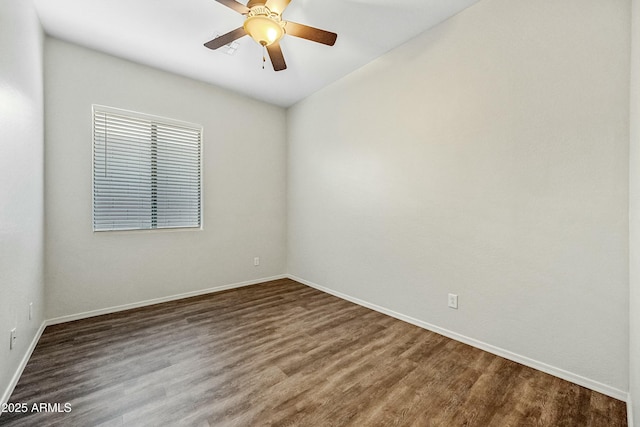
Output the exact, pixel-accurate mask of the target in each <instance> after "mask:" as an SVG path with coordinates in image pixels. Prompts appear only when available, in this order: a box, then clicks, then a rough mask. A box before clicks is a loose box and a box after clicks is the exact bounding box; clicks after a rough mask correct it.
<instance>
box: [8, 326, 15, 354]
mask: <svg viewBox="0 0 640 427" xmlns="http://www.w3.org/2000/svg"><path fill="white" fill-rule="evenodd" d="M10 333H11V334H10V339H9V350H13V347H14V346H15V345H16V328H13V329H12V330H11V331H10Z"/></svg>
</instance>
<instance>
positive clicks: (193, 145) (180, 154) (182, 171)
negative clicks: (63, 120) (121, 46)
mask: <svg viewBox="0 0 640 427" xmlns="http://www.w3.org/2000/svg"><path fill="white" fill-rule="evenodd" d="M201 155H202V127H201V126H198V125H193V124H189V123H181V122H176V121H173V120H170V119H164V118H159V117H153V116H148V115H143V114H138V113H133V112H128V111H122V110H116V109H111V108H108V107H101V106H95V105H94V106H93V229H94V230H95V231H107V230H147V229H156V228H184V227H200V225H201V187H202V184H201V181H202V179H201Z"/></svg>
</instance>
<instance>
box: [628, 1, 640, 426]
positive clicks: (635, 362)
mask: <svg viewBox="0 0 640 427" xmlns="http://www.w3.org/2000/svg"><path fill="white" fill-rule="evenodd" d="M632 8H633V11H632V20H631V22H632V23H633V25H632V50H631V114H630V117H631V150H630V151H631V152H630V155H629V160H630V161H629V166H630V169H629V177H630V189H629V203H630V221H629V226H630V237H629V239H630V241H629V246H630V257H629V259H630V265H629V271H630V298H629V300H630V309H629V312H630V333H629V339H630V341H629V350H630V351H629V360H630V362H631V364H630V376H629V378H630V379H629V391H630V395H631V399H630V402H631V403H632V407H633V408H635V415H634V421H635V422H636V426H640V412H639V411H640V0H633V2H632ZM630 406H631V405H630Z"/></svg>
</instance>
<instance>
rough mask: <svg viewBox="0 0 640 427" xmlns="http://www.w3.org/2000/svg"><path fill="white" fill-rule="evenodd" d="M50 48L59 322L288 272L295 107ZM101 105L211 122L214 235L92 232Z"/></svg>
mask: <svg viewBox="0 0 640 427" xmlns="http://www.w3.org/2000/svg"><path fill="white" fill-rule="evenodd" d="M45 48H46V49H45V72H46V78H45V94H46V98H45V99H46V105H45V111H46V119H47V121H46V123H47V124H46V283H47V310H48V311H47V316H48V318H57V317H60V316H68V315H75V314H78V313H83V312H88V311H93V310H99V309H104V308H108V307H115V306H121V305H125V304H132V303H137V302H140V301H146V300H150V299H155V298H164V297H168V296H171V295H177V294H183V293H187V292H194V291H199V290H203V289H209V288H215V287H219V286H225V285H229V284H234V283H239V282H245V281H251V280H255V279H259V278H266V277H271V276H274V275H279V274H283V273H284V268H285V246H284V245H285V239H284V235H285V233H284V229H285V177H286V175H285V174H286V166H285V159H286V156H285V141H286V138H285V112H284V110H283V109H281V108H278V107H273V106H270V105H267V104H264V103H261V102H258V101H255V100H251V99H249V98H245V97H243V96H239V95H236V94H233V93H231V92H228V91H224V90H222V89H218V88H215V87H213V86H210V85H206V84H203V83H198V82H195V81H193V80H189V79H186V78H183V77H178V76H175V75H172V74H168V73H165V72H160V71H157V70H154V69H151V68H147V67H145V66H141V65H137V64H134V63H131V62H127V61H124V60H121V59H116V58H114V57H111V56H108V55H104V54H100V53H97V52H94V51H90V50H87V49H84V48H81V47H78V46H75V45H71V44H67V43H65V42H62V41H59V40H55V39H49V38H47V40H46V45H45ZM92 104H102V105H107V106H111V107H116V108H122V109H127V110H132V111H138V112H142V113H147V114H153V115H158V116H163V117H170V118H174V119H177V120H183V121H187V122H192V123H198V124H201V125H203V126H204V161H203V164H204V181H203V199H204V205H203V223H204V230H202V231H152V232H103V233H93V232H92V226H91V209H92V203H91V194H92V192H91V182H92V178H91V170H92V169H91V105H92ZM256 256H259V257H260V258H261V263H260V266H259V267H254V265H253V258H254V257H256Z"/></svg>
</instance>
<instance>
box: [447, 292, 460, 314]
mask: <svg viewBox="0 0 640 427" xmlns="http://www.w3.org/2000/svg"><path fill="white" fill-rule="evenodd" d="M448 301H449V308H453V309H456V310H457V309H458V295H456V294H449V300H448Z"/></svg>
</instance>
